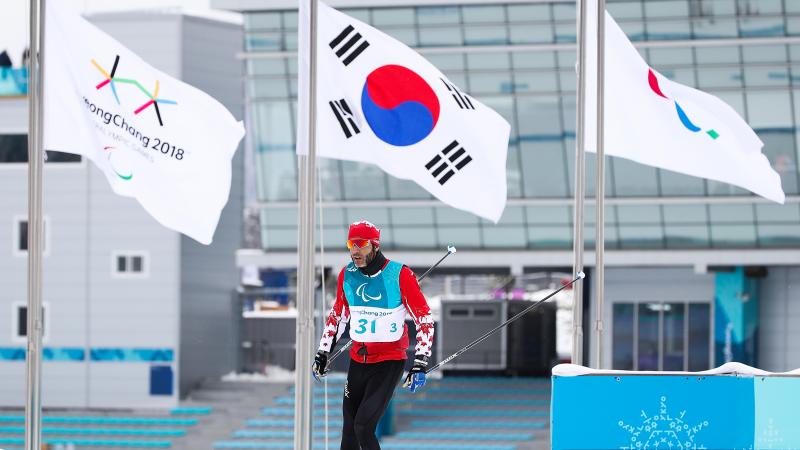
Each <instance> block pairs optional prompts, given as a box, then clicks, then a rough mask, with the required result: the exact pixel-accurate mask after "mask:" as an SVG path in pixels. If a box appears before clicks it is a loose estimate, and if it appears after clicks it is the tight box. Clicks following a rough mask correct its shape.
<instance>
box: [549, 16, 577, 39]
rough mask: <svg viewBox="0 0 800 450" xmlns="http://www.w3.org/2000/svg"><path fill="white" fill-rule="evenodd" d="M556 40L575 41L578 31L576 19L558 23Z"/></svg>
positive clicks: (556, 25)
mask: <svg viewBox="0 0 800 450" xmlns="http://www.w3.org/2000/svg"><path fill="white" fill-rule="evenodd" d="M554 28H555V35H556V38H555V42H566V43H569V42H575V34H576V33H577V29H576V28H575V19H574V18H573V19H572V22H566V23H565V22H561V23H556V24H555V26H554Z"/></svg>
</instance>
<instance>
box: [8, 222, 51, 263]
mask: <svg viewBox="0 0 800 450" xmlns="http://www.w3.org/2000/svg"><path fill="white" fill-rule="evenodd" d="M22 222H26V223H27V222H28V215H27V214H15V215H14V217H13V219H12V221H11V227H12V230H11V253H12V254H13V255H14V256H15V257H17V258H23V257H27V256H28V250H27V249H25V250H22V249H20V248H19V238H20V229H19V225H20V224H21V223H22ZM42 226H43V227H44V236H42V238H43V242H44V248H43V249H42V250H43V251H42V256H44V257H48V256H50V229H51V228H52V221H51V220H50V216H49V215H46V214H45V215H44V216H43V217H42Z"/></svg>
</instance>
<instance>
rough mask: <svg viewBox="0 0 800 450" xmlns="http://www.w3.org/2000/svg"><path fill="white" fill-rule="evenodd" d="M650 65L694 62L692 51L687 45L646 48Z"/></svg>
mask: <svg viewBox="0 0 800 450" xmlns="http://www.w3.org/2000/svg"><path fill="white" fill-rule="evenodd" d="M647 55H648V56H647V60H648V62H649V63H650V65H653V66H660V65H687V64H692V63H694V52H692V49H691V48H688V47H676V48H651V49H648V50H647Z"/></svg>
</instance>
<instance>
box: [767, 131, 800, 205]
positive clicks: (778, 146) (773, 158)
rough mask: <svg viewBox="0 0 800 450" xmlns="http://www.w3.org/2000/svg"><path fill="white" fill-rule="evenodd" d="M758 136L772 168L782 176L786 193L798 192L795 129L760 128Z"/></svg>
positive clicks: (782, 183) (782, 184)
mask: <svg viewBox="0 0 800 450" xmlns="http://www.w3.org/2000/svg"><path fill="white" fill-rule="evenodd" d="M758 137H759V138H761V141H762V142H764V148H763V149H762V152H763V153H764V155H766V156H767V158H768V159H769V162H770V164H771V165H772V168H773V169H775V171H776V172H778V175H780V176H781V186H782V187H783V191H784V192H785V193H786V194H796V193H798V181H797V176H798V173H797V153H796V150H795V148H796V144H795V130H794V127H792V128H773V129H763V128H762V129H760V130H758Z"/></svg>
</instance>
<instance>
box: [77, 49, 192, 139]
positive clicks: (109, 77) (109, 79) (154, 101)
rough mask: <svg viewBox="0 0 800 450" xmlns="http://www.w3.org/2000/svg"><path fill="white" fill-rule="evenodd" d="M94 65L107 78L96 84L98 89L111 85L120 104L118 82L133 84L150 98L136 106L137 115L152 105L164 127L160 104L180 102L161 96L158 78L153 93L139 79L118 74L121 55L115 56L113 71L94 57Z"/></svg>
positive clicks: (135, 112) (159, 122)
mask: <svg viewBox="0 0 800 450" xmlns="http://www.w3.org/2000/svg"><path fill="white" fill-rule="evenodd" d="M92 65H93V66H94V67H95V68H96V69H97V70H98V71H99V72H100V73H101V74H103V76H104V77H105V80H103V81H102V82H100V84H98V85H97V86H95V88H96V89H97V90H100V89H102V88H104V87H105V86H110V87H111V92H112V93H113V94H114V99H115V100H116V101H117V104H118V105H119V104H120V101H119V93H118V92H117V84H118V83H119V84H129V85H133V86H135V87H137V88H138V90H139V91H140V92H141V93H142V94H144V95H145V96H146V97H147V99H148V100H147V101H145V103H144V104H142V105H141V106H139V107H138V108H136V110H134V112H133V113H134V114H136V115H139V113H140V112H142V111H144V110H146V109H148V108H150V107H151V106H152V107H153V110H154V111H155V113H156V117H157V118H158V124H159V125H161V126H162V127H163V126H164V121H163V120H162V119H161V110H160V109H159V107H158V105H160V104H161V105H177V104H178V102H176V101H175V100H167V99H165V98H159V96H158V94H159V88H160V86H159V82H158V80H156V86H155V90H154V91H153V93H152V94H151V93H150V91H148V90H147V89H146V88H145V87H144V86H142V85H141V83H139V81H137V80H132V79H129V78H121V77H118V76H117V68H119V55H116V58H114V66H113V67H112V68H111V72H110V73H109V72H108V71H107V70H105V69H104V68H103V67H102V66H101V65H100V64H98V63H97V61H95V60H94V59H93V60H92Z"/></svg>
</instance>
